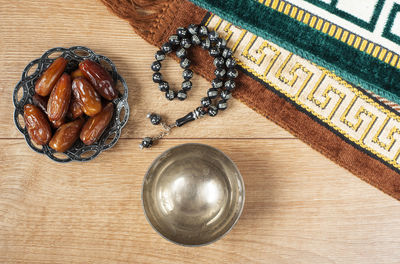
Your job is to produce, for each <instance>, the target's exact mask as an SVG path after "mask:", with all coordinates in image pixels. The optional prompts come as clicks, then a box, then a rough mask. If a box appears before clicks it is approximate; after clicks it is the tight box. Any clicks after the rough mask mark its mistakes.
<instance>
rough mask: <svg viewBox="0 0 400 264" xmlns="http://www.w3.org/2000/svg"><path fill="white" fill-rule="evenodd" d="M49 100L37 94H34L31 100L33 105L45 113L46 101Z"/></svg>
mask: <svg viewBox="0 0 400 264" xmlns="http://www.w3.org/2000/svg"><path fill="white" fill-rule="evenodd" d="M48 101H49V98H48V97H43V96H40V95H38V94H34V95H33V96H32V102H33V104H34V105H36V106H37V107H39V108H40V110H42V111H43V112H44V113H45V114H46V115H47V102H48Z"/></svg>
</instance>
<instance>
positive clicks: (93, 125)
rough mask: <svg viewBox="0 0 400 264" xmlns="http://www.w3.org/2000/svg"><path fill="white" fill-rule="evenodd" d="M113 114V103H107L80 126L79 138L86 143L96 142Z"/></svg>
mask: <svg viewBox="0 0 400 264" xmlns="http://www.w3.org/2000/svg"><path fill="white" fill-rule="evenodd" d="M113 114H114V105H113V104H112V103H108V104H107V105H106V106H105V107H104V109H103V111H101V112H100V113H98V114H97V115H95V116H93V117H90V118H89V119H88V120H87V121H86V123H85V125H84V126H83V128H82V131H81V135H80V138H81V140H82V142H83V143H84V144H86V145H91V144H93V143H94V142H96V141H97V140H98V139H99V138H100V136H101V134H103V132H104V130H105V129H106V128H107V126H108V124H109V123H110V121H111V118H112V116H113Z"/></svg>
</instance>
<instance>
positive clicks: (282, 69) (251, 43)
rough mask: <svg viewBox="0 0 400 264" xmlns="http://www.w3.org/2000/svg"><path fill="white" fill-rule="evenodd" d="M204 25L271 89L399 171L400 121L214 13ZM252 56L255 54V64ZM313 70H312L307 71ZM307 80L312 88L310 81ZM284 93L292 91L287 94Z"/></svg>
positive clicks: (320, 69)
mask: <svg viewBox="0 0 400 264" xmlns="http://www.w3.org/2000/svg"><path fill="white" fill-rule="evenodd" d="M206 25H207V26H208V27H209V28H210V29H213V30H216V31H217V32H218V33H219V34H220V36H221V37H224V38H225V39H226V40H227V43H228V46H229V47H230V48H232V51H233V53H234V57H235V58H236V59H237V61H238V65H240V66H241V67H242V68H243V69H245V70H246V71H248V72H249V73H250V74H252V75H254V76H256V77H257V78H259V79H260V80H262V81H263V82H265V83H266V84H268V85H270V86H271V87H273V88H274V89H275V90H277V91H278V92H279V93H281V94H282V95H284V96H285V97H286V98H287V99H289V100H290V101H292V102H293V103H294V104H296V105H298V106H299V107H300V108H302V109H304V110H305V111H306V112H308V113H310V114H311V115H312V116H313V117H314V118H315V119H318V120H320V121H322V122H323V123H324V124H326V126H328V127H330V128H331V129H333V130H334V131H336V133H337V134H340V135H342V136H344V137H345V138H347V139H348V140H349V141H351V142H353V143H354V144H355V145H357V146H359V147H360V148H362V149H365V150H367V151H368V152H370V153H372V154H374V155H375V156H376V157H379V158H380V159H382V160H383V161H385V162H386V163H388V164H390V165H391V166H393V167H394V168H397V169H400V162H399V156H400V116H399V115H398V114H396V113H395V112H394V111H393V112H392V111H390V110H388V109H387V108H385V107H383V106H382V105H381V104H379V103H377V102H376V101H374V100H373V99H372V98H370V97H369V96H367V95H365V94H364V93H363V92H362V91H360V90H359V89H357V88H356V87H354V86H352V85H351V84H349V83H348V82H346V81H345V80H343V79H341V78H340V77H338V76H336V75H335V74H334V73H332V72H330V71H328V70H327V69H325V68H323V67H320V66H318V65H316V64H314V63H312V62H310V61H308V60H305V59H303V58H301V57H299V56H297V55H294V54H293V53H291V52H288V51H287V50H285V49H283V48H281V47H279V46H276V45H275V44H273V43H271V42H269V41H266V40H264V39H262V38H261V37H258V36H256V35H254V34H253V33H251V32H249V31H247V30H244V29H242V28H238V27H236V26H234V25H233V24H231V23H229V22H227V21H225V20H223V19H221V18H220V17H218V16H216V15H214V14H211V15H210V17H209V18H208V20H207V22H206ZM256 43H257V44H256ZM250 53H252V54H256V55H257V56H258V59H257V58H255V57H254V55H251V54H250ZM261 65H263V66H262V67H261ZM312 68H314V69H316V71H315V70H314V72H313V71H312V70H310V69H312ZM255 69H257V70H255ZM284 75H286V76H284ZM300 75H302V76H303V77H302V78H303V79H301V78H300ZM311 77H312V78H313V80H314V81H313V83H311V82H310V79H311ZM289 78H291V79H290V80H289ZM327 78H328V79H329V78H330V79H331V80H332V82H330V81H329V80H327ZM316 80H318V81H317V82H316ZM325 81H326V82H325ZM300 83H301V85H299V84H300ZM329 83H330V84H329ZM285 86H286V88H285ZM288 89H291V91H290V93H289V92H288V91H289V90H288ZM296 89H297V90H296ZM333 94H335V96H336V97H337V98H338V100H337V103H335V104H336V105H335V106H334V107H332V108H331V109H328V107H327V105H328V104H332V102H333V101H332V100H333V99H332V97H331V96H332V95H333ZM346 96H347V97H346ZM317 97H318V98H322V100H321V99H317ZM310 105H311V107H310ZM339 107H340V109H339ZM327 110H329V112H326V111H327ZM339 110H340V111H339ZM327 113H328V114H327ZM346 129H347V131H346Z"/></svg>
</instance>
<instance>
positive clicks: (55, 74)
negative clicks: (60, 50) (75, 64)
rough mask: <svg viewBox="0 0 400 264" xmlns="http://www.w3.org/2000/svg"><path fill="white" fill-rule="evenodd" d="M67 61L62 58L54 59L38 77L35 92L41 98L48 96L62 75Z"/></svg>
mask: <svg viewBox="0 0 400 264" xmlns="http://www.w3.org/2000/svg"><path fill="white" fill-rule="evenodd" d="M67 63H68V60H66V59H65V58H63V57H60V58H58V59H56V60H55V61H54V62H53V63H52V64H51V65H50V66H49V68H48V69H47V70H46V71H45V72H44V73H43V74H42V76H40V78H39V79H38V80H37V82H36V84H35V92H36V93H37V94H39V95H41V96H48V95H49V94H50V93H51V90H52V89H53V87H54V85H55V84H56V83H57V81H58V79H59V78H60V77H61V75H62V74H63V72H64V70H65V67H66V66H67Z"/></svg>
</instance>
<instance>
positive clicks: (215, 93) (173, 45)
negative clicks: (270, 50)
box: [140, 24, 238, 148]
mask: <svg viewBox="0 0 400 264" xmlns="http://www.w3.org/2000/svg"><path fill="white" fill-rule="evenodd" d="M195 45H197V46H200V47H202V48H203V49H205V50H207V51H208V53H209V54H210V56H212V57H213V58H214V60H213V64H214V66H215V70H214V74H215V79H213V80H212V82H211V86H212V87H211V88H209V89H208V90H207V96H206V97H204V98H202V99H201V102H200V106H199V107H197V108H196V109H195V110H194V111H193V112H190V113H188V114H187V115H186V116H184V117H182V118H179V119H177V120H176V121H175V123H174V124H173V125H169V126H168V125H165V124H164V123H162V122H161V118H160V116H158V115H156V114H150V115H149V116H148V117H149V118H150V121H151V123H152V124H153V125H158V124H160V123H161V124H162V125H163V127H164V129H165V130H166V132H163V133H161V135H160V136H158V137H155V138H150V137H146V138H144V139H143V141H142V143H141V145H140V147H141V148H149V147H151V146H152V144H153V142H154V141H155V140H157V139H159V138H161V137H163V136H165V135H166V134H168V132H169V130H170V129H171V128H173V127H180V126H183V125H184V124H186V123H188V122H190V121H193V120H196V119H198V118H201V117H203V116H204V115H206V114H208V115H209V116H216V115H217V114H218V112H219V111H223V110H225V109H226V108H227V107H228V103H227V102H228V100H229V99H230V98H231V97H232V94H231V93H232V91H233V90H234V89H235V88H236V83H235V81H234V79H235V78H237V76H238V71H237V70H236V69H235V67H236V60H235V59H234V58H233V57H232V50H231V49H229V48H227V47H226V45H227V42H226V40H225V39H224V38H221V37H220V36H219V34H218V32H216V31H209V30H208V29H207V27H206V26H204V25H194V24H191V25H189V26H188V27H187V28H184V27H179V28H178V29H177V30H176V34H173V35H171V36H170V37H169V38H168V42H166V43H164V44H163V45H162V46H161V49H160V50H158V51H157V52H156V54H155V56H154V57H155V59H156V60H155V61H154V62H153V63H152V64H151V69H152V70H153V72H154V73H153V82H154V83H157V84H158V88H159V90H160V91H161V92H164V93H165V97H166V98H167V99H168V100H170V101H172V100H174V99H175V98H177V99H178V100H181V101H183V100H185V99H186V98H187V93H188V92H189V91H190V90H191V89H192V82H191V81H190V80H191V79H192V77H193V71H192V70H191V69H190V66H191V60H190V59H189V58H188V49H189V48H190V47H192V46H195ZM172 52H175V54H176V56H177V57H178V58H179V59H180V66H181V68H182V69H184V71H183V73H182V77H183V82H182V85H181V89H180V90H179V91H174V90H172V89H171V88H170V86H169V83H168V82H167V81H165V80H164V79H163V76H162V74H161V73H160V70H161V62H162V61H163V60H165V57H166V54H169V53H172Z"/></svg>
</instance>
